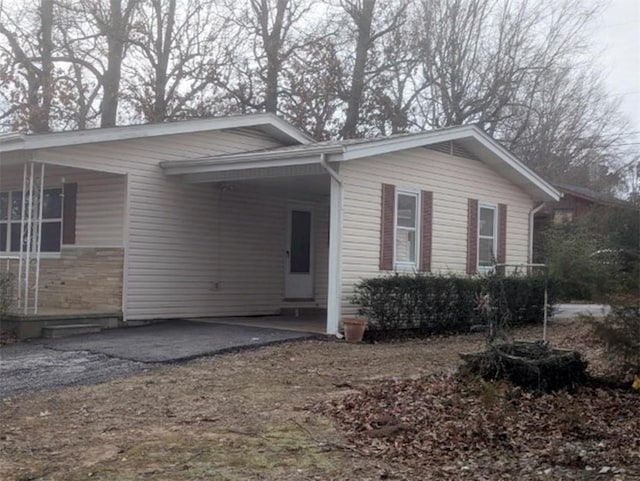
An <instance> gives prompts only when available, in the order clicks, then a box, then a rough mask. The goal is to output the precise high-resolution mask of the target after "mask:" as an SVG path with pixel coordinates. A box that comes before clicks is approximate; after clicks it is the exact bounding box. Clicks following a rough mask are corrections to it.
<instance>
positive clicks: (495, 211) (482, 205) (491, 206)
mask: <svg viewBox="0 0 640 481" xmlns="http://www.w3.org/2000/svg"><path fill="white" fill-rule="evenodd" d="M482 209H491V210H493V238H492V237H489V236H484V235H480V212H481V211H482ZM498 221H499V219H498V206H497V204H491V203H488V202H478V217H477V223H478V239H477V244H476V253H477V255H476V257H477V261H476V263H477V266H476V267H477V269H478V272H491V271H492V270H493V269H494V267H495V266H493V265H491V266H481V265H480V239H492V240H493V246H492V249H491V250H492V252H493V256H494V258H495V259H497V258H498Z"/></svg>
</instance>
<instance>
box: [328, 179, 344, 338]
mask: <svg viewBox="0 0 640 481" xmlns="http://www.w3.org/2000/svg"><path fill="white" fill-rule="evenodd" d="M342 190H343V187H342V184H341V183H340V182H339V181H338V179H336V178H334V176H331V202H330V212H329V283H328V298H327V334H337V333H338V325H339V322H340V312H341V304H342V299H341V297H342V296H341V290H342V289H341V282H342V275H341V273H342V262H341V256H342V254H341V251H342V194H343V193H342Z"/></svg>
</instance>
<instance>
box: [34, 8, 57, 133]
mask: <svg viewBox="0 0 640 481" xmlns="http://www.w3.org/2000/svg"><path fill="white" fill-rule="evenodd" d="M40 22H41V25H40V50H41V55H42V67H41V69H40V72H39V73H38V74H36V75H35V77H36V78H37V80H36V82H35V85H33V88H32V89H30V90H32V92H31V93H35V95H36V98H34V99H32V100H35V103H31V104H30V105H31V106H32V108H31V112H30V115H29V124H30V129H31V131H33V132H49V130H50V126H49V119H50V117H51V99H52V97H53V62H52V60H51V56H52V50H53V45H52V43H53V41H52V33H51V32H52V29H53V0H41V2H40ZM39 90H40V96H39V98H38V91H39Z"/></svg>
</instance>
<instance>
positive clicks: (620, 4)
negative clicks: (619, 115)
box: [586, 0, 640, 142]
mask: <svg viewBox="0 0 640 481" xmlns="http://www.w3.org/2000/svg"><path fill="white" fill-rule="evenodd" d="M586 1H592V0H586ZM604 2H605V3H604V11H603V12H602V14H601V15H599V16H598V20H596V22H595V23H594V26H593V41H594V48H596V51H601V55H600V56H599V58H600V61H601V62H602V66H603V68H604V70H605V72H606V73H607V85H608V87H609V89H610V91H611V92H612V93H613V94H615V95H617V96H619V97H620V99H621V100H622V109H623V111H624V112H625V113H626V114H627V116H628V118H629V120H630V121H631V122H632V126H633V130H634V131H636V134H635V135H634V137H633V138H630V139H629V142H640V0H604Z"/></svg>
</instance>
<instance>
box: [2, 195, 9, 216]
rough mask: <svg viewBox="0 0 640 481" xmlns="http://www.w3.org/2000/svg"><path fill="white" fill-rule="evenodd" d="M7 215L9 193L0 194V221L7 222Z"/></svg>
mask: <svg viewBox="0 0 640 481" xmlns="http://www.w3.org/2000/svg"><path fill="white" fill-rule="evenodd" d="M8 215H9V192H0V220H7V216H8Z"/></svg>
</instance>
